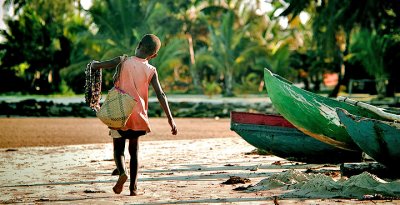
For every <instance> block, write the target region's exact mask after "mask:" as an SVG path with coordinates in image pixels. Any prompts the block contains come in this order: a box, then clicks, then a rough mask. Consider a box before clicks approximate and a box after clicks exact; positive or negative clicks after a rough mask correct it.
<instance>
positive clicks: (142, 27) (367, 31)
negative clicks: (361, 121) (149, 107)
mask: <svg viewBox="0 0 400 205" xmlns="http://www.w3.org/2000/svg"><path fill="white" fill-rule="evenodd" d="M0 4H1V7H2V8H1V18H2V21H1V23H0V27H1V30H0V95H28V94H29V95H32V94H39V95H50V94H51V95H54V94H61V95H81V94H82V93H83V92H84V83H85V82H84V79H85V76H84V69H85V66H86V64H87V63H88V62H89V61H91V60H93V59H95V60H107V59H110V58H113V57H116V56H118V55H122V54H128V55H133V54H134V53H133V52H134V49H135V47H136V45H137V43H138V41H139V40H140V39H141V37H142V36H143V35H144V34H146V33H154V34H156V35H158V36H159V37H160V39H161V40H162V44H163V46H162V49H161V50H160V52H159V56H158V57H157V58H155V59H154V60H152V61H151V64H153V65H155V66H156V67H157V68H158V72H159V75H160V80H161V84H162V86H163V87H164V89H165V91H166V92H167V93H172V94H204V95H208V96H213V95H223V96H235V95H241V94H263V93H264V92H265V88H264V84H263V69H264V68H269V69H271V70H272V71H273V72H275V73H278V74H279V75H281V76H283V77H285V78H287V79H289V80H291V81H293V82H294V83H297V84H298V85H299V86H301V87H302V88H304V89H307V90H310V91H313V92H318V93H325V94H327V95H329V96H331V97H335V96H337V95H338V93H340V92H347V93H349V92H350V93H355V92H363V93H368V94H371V95H377V96H378V98H384V97H395V93H396V91H399V87H400V83H399V76H400V75H399V70H400V66H399V63H398V59H400V1H399V0H382V1H375V0H364V1H352V0H343V1H337V0H296V1H295V0H265V1H260V0H211V1H207V0H201V1H197V0H163V1H155V0H140V1H139V0H62V1H46V0H0ZM112 74H113V71H103V76H104V79H103V86H104V87H111V86H112V85H111V83H112V79H111V77H112Z"/></svg>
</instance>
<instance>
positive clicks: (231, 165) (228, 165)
mask: <svg viewBox="0 0 400 205" xmlns="http://www.w3.org/2000/svg"><path fill="white" fill-rule="evenodd" d="M224 166H225V167H233V166H235V165H234V164H225V165H224Z"/></svg>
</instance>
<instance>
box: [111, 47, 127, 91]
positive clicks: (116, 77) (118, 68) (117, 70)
mask: <svg viewBox="0 0 400 205" xmlns="http://www.w3.org/2000/svg"><path fill="white" fill-rule="evenodd" d="M127 59H128V55H126V54H124V55H122V56H120V61H119V63H118V65H117V66H116V67H115V73H114V75H113V82H114V85H115V83H117V82H118V81H119V76H120V74H121V69H122V65H123V64H124V62H125V61H126V60H127Z"/></svg>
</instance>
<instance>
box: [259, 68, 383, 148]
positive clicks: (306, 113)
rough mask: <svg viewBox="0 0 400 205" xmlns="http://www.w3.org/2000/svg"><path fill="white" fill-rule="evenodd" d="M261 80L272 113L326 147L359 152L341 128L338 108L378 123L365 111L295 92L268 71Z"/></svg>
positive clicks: (342, 103) (290, 84)
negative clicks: (262, 80)
mask: <svg viewBox="0 0 400 205" xmlns="http://www.w3.org/2000/svg"><path fill="white" fill-rule="evenodd" d="M264 80H265V85H266V88H267V92H268V96H269V97H270V98H271V101H272V103H273V105H274V107H275V109H276V110H277V111H278V112H279V113H280V114H281V115H282V116H283V117H284V118H285V119H287V120H288V121H289V122H291V123H292V124H293V125H294V126H295V127H297V128H298V129H299V130H301V131H302V132H304V133H305V134H307V135H310V136H312V137H314V138H316V139H318V140H320V141H322V142H325V143H327V144H331V145H333V146H336V147H339V148H342V149H348V150H360V148H359V147H358V146H357V145H356V144H355V143H354V142H353V140H352V139H351V137H350V135H349V134H348V133H347V131H346V129H345V128H344V127H343V126H342V125H341V124H340V122H339V118H338V116H337V113H336V110H335V108H337V107H338V108H343V109H345V110H347V111H348V112H350V113H352V114H355V115H359V116H365V117H369V118H374V119H381V118H380V117H379V116H378V115H377V114H375V113H373V112H371V111H369V110H367V109H364V108H361V107H357V106H354V105H350V104H347V103H344V102H340V101H337V100H334V99H330V98H327V97H323V96H321V95H318V94H315V93H312V92H308V91H306V90H303V89H301V88H298V87H296V86H295V85H293V84H292V83H290V82H289V81H287V80H286V79H284V78H282V77H280V76H278V75H276V74H273V73H272V72H271V71H269V70H268V69H265V71H264Z"/></svg>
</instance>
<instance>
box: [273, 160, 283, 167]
mask: <svg viewBox="0 0 400 205" xmlns="http://www.w3.org/2000/svg"><path fill="white" fill-rule="evenodd" d="M272 165H278V166H281V165H282V162H281V161H275V162H273V163H272Z"/></svg>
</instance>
